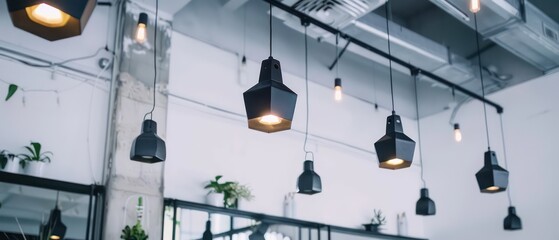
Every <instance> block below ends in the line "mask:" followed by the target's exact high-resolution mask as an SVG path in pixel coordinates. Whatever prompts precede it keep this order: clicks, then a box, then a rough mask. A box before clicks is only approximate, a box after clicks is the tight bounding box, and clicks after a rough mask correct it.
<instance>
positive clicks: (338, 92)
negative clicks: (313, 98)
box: [334, 86, 342, 102]
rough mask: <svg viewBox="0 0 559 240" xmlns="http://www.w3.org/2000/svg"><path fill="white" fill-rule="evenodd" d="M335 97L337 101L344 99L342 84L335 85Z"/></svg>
mask: <svg viewBox="0 0 559 240" xmlns="http://www.w3.org/2000/svg"><path fill="white" fill-rule="evenodd" d="M334 99H335V100H336V101H338V102H339V101H342V87H341V86H335V87H334Z"/></svg>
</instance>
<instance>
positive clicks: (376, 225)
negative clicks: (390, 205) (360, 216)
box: [363, 209, 386, 233]
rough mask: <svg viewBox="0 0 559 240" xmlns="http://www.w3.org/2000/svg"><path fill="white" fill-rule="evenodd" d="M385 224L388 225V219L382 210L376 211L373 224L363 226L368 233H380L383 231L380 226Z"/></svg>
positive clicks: (374, 211) (372, 220)
mask: <svg viewBox="0 0 559 240" xmlns="http://www.w3.org/2000/svg"><path fill="white" fill-rule="evenodd" d="M385 224H386V217H385V216H384V215H382V211H381V210H380V209H379V210H377V209H374V210H373V218H371V222H369V223H366V224H363V226H364V227H365V230H367V231H370V232H376V233H378V232H379V231H380V230H381V228H380V226H382V225H385Z"/></svg>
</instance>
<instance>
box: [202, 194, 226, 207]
mask: <svg viewBox="0 0 559 240" xmlns="http://www.w3.org/2000/svg"><path fill="white" fill-rule="evenodd" d="M206 204H208V205H212V206H216V207H223V193H215V192H210V193H208V195H206Z"/></svg>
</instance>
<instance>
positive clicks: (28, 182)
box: [0, 171, 105, 240]
mask: <svg viewBox="0 0 559 240" xmlns="http://www.w3.org/2000/svg"><path fill="white" fill-rule="evenodd" d="M0 182H4V183H10V184H18V185H25V186H29V187H36V188H44V189H50V190H55V191H63V192H70V193H77V194H84V195H89V206H88V217H87V227H86V233H85V239H86V240H89V239H101V236H102V234H101V233H102V232H103V224H102V220H101V221H98V218H97V215H98V214H103V205H104V202H105V187H104V186H101V185H95V184H92V185H85V184H78V183H72V182H65V181H59V180H54V179H48V178H40V177H34V176H29V175H22V174H15V173H9V172H2V171H0ZM92 217H93V219H92ZM99 219H102V218H99ZM96 234H99V235H98V238H96V236H97V235H96Z"/></svg>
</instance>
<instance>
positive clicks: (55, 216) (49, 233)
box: [42, 206, 66, 240]
mask: <svg viewBox="0 0 559 240" xmlns="http://www.w3.org/2000/svg"><path fill="white" fill-rule="evenodd" d="M61 217H62V214H61V212H60V209H58V206H56V207H55V208H54V209H52V210H51V212H50V216H49V221H48V222H47V223H46V224H45V225H44V226H43V231H42V232H43V234H44V236H45V237H46V239H48V240H51V239H64V235H66V225H64V223H62V219H61Z"/></svg>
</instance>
